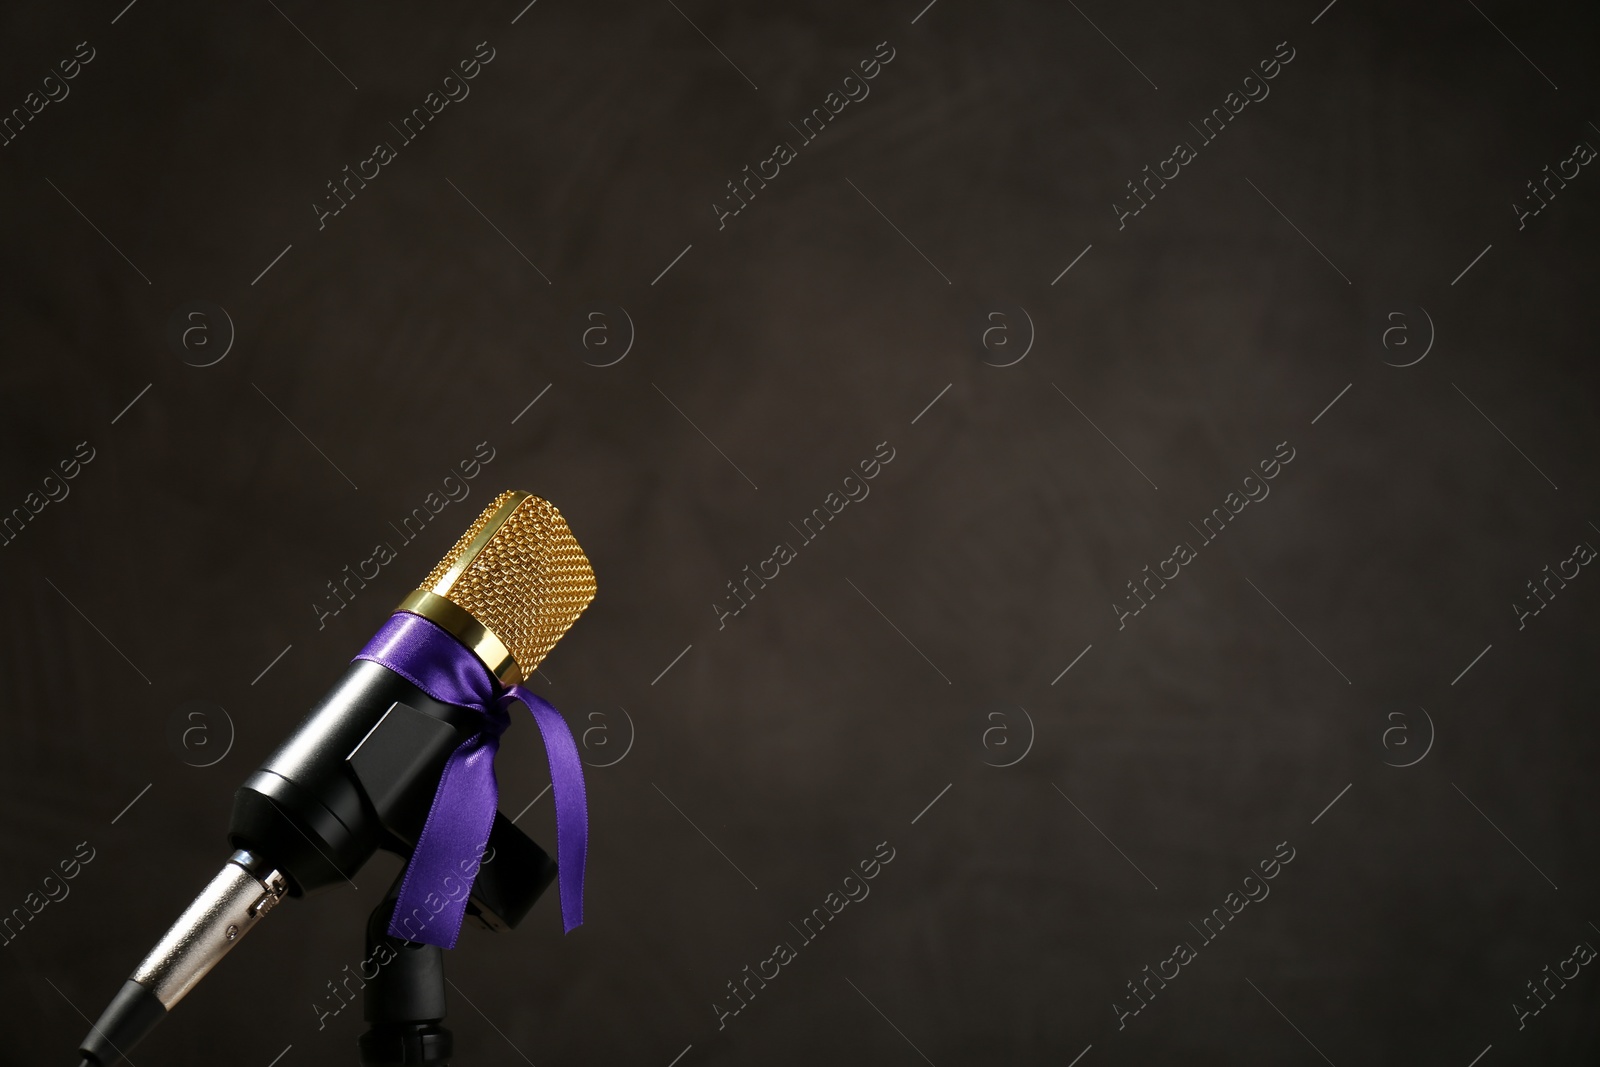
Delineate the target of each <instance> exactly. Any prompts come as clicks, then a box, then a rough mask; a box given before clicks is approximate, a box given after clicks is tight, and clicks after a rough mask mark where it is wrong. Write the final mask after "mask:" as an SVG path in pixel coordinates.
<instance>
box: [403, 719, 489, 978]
mask: <svg viewBox="0 0 1600 1067" xmlns="http://www.w3.org/2000/svg"><path fill="white" fill-rule="evenodd" d="M497 747H498V743H497V739H495V738H493V737H489V738H485V737H484V736H483V735H481V734H480V735H477V736H474V737H471V738H469V739H467V740H466V741H463V742H462V743H461V745H460V747H458V748H457V749H456V750H455V751H454V752H452V753H451V754H450V759H449V760H448V761H447V762H446V763H445V766H444V772H443V773H442V774H441V775H440V776H439V788H438V790H437V791H436V792H435V793H434V794H433V806H432V807H430V808H429V809H428V821H427V822H426V823H424V824H423V827H422V833H421V834H420V835H418V837H417V845H416V848H415V849H413V850H412V852H411V860H410V862H409V863H407V864H406V873H405V878H404V879H403V880H402V881H401V883H400V895H399V899H398V900H397V901H396V903H395V906H394V914H393V915H392V916H390V918H389V934H390V936H392V937H398V938H403V939H404V940H407V941H416V942H420V943H422V944H425V945H436V946H438V947H439V948H455V945H456V938H457V937H458V936H459V935H460V933H461V921H462V919H463V918H465V916H466V911H467V898H468V897H469V896H470V895H471V893H472V883H473V879H474V878H476V877H477V873H478V866H479V864H480V863H481V862H482V860H483V852H484V847H485V845H486V844H487V843H488V840H489V830H490V828H491V827H492V826H493V825H494V813H495V809H496V808H497V807H498V806H499V804H500V788H499V784H498V783H497V782H496V781H495V774H494V756H495V750H496V748H497ZM471 846H476V849H477V851H476V853H475V854H467V856H466V858H465V859H463V853H464V852H465V851H466V849H467V848H468V847H471Z"/></svg>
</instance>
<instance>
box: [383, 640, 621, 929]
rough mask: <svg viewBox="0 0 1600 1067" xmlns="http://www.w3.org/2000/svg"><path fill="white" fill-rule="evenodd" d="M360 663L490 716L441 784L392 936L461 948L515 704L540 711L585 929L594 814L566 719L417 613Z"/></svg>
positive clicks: (563, 866)
mask: <svg viewBox="0 0 1600 1067" xmlns="http://www.w3.org/2000/svg"><path fill="white" fill-rule="evenodd" d="M355 658H356V659H365V660H371V661H372V662H373V663H378V664H381V665H383V666H385V667H387V668H389V669H390V670H391V671H394V672H395V673H396V674H398V675H400V676H401V677H402V678H405V679H407V680H408V681H410V682H411V683H412V684H413V685H415V686H416V687H417V688H419V689H421V690H422V691H423V692H425V693H427V694H428V695H429V696H431V697H433V699H435V700H437V701H439V702H440V703H443V704H453V705H455V706H456V707H461V708H471V709H472V710H473V711H476V712H478V713H479V714H480V715H481V716H482V717H483V724H482V728H481V729H480V730H479V731H478V733H476V734H474V735H473V736H472V737H470V738H468V739H467V740H465V741H463V742H462V743H461V745H460V747H458V748H457V749H456V750H455V751H454V752H453V753H451V754H450V759H449V760H448V762H446V763H445V767H444V773H443V774H441V775H440V777H439V788H438V791H437V792H435V793H434V795H433V806H432V807H431V808H430V809H429V810H428V821H427V822H426V823H424V824H423V827H422V834H421V835H420V836H419V837H418V838H417V845H416V848H415V849H414V850H413V851H412V853H411V861H410V863H408V864H407V865H406V873H405V878H404V880H402V881H401V883H400V899H399V901H398V902H397V903H396V904H395V909H394V915H393V916H392V917H391V918H390V920H389V933H390V935H391V936H393V937H399V938H404V939H406V940H408V941H418V942H422V943H424V944H429V945H437V946H438V947H440V948H454V947H455V944H456V937H457V936H458V935H459V934H460V932H461V920H462V919H463V918H464V917H465V915H466V910H467V897H468V895H469V892H470V889H471V886H472V880H473V878H474V877H475V876H476V875H477V871H478V866H479V864H480V863H481V862H482V857H483V854H484V850H485V847H486V844H487V842H488V840H489V830H490V827H491V826H493V824H494V813H495V809H496V808H498V807H499V805H500V787H499V784H498V783H497V782H496V781H495V774H494V756H495V753H496V752H497V751H498V750H499V748H500V735H501V734H502V733H504V732H505V729H506V727H507V726H508V725H510V722H511V717H510V715H509V714H508V712H507V709H508V708H510V706H511V705H512V704H515V703H517V702H518V701H521V702H522V703H523V704H526V705H527V706H528V710H529V711H530V712H532V713H533V721H534V723H535V724H536V725H537V726H538V727H539V735H540V737H542V738H543V739H544V748H545V754H546V755H547V756H548V757H549V760H550V787H551V793H552V795H553V797H552V799H553V800H554V802H555V806H556V871H557V876H558V879H559V882H560V886H561V918H562V921H563V923H564V924H565V926H566V931H567V932H568V933H571V932H572V931H573V930H574V929H575V928H576V927H578V926H579V925H581V924H582V923H583V869H584V863H585V861H586V859H587V856H588V851H589V811H588V806H587V801H586V800H585V796H584V789H583V761H582V760H581V759H580V758H579V757H578V745H577V743H576V742H575V741H574V740H573V739H572V731H571V730H570V729H568V728H567V723H566V720H565V719H563V718H562V717H561V713H560V712H558V711H556V709H555V708H553V707H551V706H550V705H549V704H548V703H546V702H545V701H544V700H542V699H541V698H540V697H538V696H536V695H535V694H533V693H531V692H529V691H528V690H527V689H524V688H523V687H522V686H520V685H513V686H511V687H509V688H507V687H505V686H502V685H501V684H500V682H499V680H498V679H496V678H495V677H494V675H492V674H490V673H489V669H488V668H487V667H485V666H484V665H483V662H482V661H481V660H479V659H478V657H477V656H476V655H474V654H473V653H472V652H471V651H470V650H468V649H467V647H466V646H465V645H463V644H462V643H461V642H459V641H457V640H456V639H455V638H454V637H452V636H451V635H450V634H449V633H448V632H446V631H445V630H444V629H442V628H440V627H439V626H437V625H435V624H434V623H432V622H430V621H428V620H427V619H424V618H423V617H422V616H420V615H412V614H410V613H408V612H403V611H400V612H396V613H395V614H393V615H391V616H390V617H389V621H388V622H386V623H384V624H383V628H382V629H381V630H379V631H378V632H377V634H376V635H375V636H374V637H373V638H372V640H371V641H368V642H367V646H366V647H365V648H363V649H362V650H361V651H360V652H359V653H357V654H356V657H355ZM452 884H453V885H454V886H455V887H456V888H454V889H453V888H452ZM434 901H438V902H439V905H438V906H436V905H435V904H434V903H433V902H434ZM419 920H420V922H419Z"/></svg>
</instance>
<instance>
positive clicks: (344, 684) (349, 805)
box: [228, 660, 480, 897]
mask: <svg viewBox="0 0 1600 1067" xmlns="http://www.w3.org/2000/svg"><path fill="white" fill-rule="evenodd" d="M479 726H480V718H479V716H478V714H477V713H476V712H474V711H472V710H470V709H467V708H459V707H456V706H454V705H451V704H445V703H441V702H440V701H437V700H435V699H433V697H431V696H429V695H428V694H427V693H425V692H424V691H423V690H422V689H420V688H418V687H417V686H416V685H414V684H412V682H411V681H410V680H408V679H406V678H404V677H402V676H401V675H399V674H396V673H395V672H394V671H391V670H390V669H389V668H387V667H385V666H382V665H381V664H378V663H373V662H372V661H370V660H356V661H354V662H353V663H351V664H350V666H349V668H348V669H346V671H345V673H344V676H343V677H341V678H340V679H339V681H338V682H337V683H336V684H335V685H334V687H333V689H332V690H330V691H329V693H328V695H327V696H325V697H323V698H322V700H321V701H320V702H319V703H318V704H317V706H316V707H315V708H313V709H312V711H311V713H310V714H309V715H308V716H307V717H306V719H305V721H303V722H302V723H301V724H300V726H299V728H298V729H296V730H295V732H294V733H293V734H291V735H290V736H289V738H288V740H286V741H285V742H284V743H283V744H282V745H280V746H278V748H277V750H276V751H274V752H273V753H272V755H270V756H268V757H267V759H266V760H265V761H264V762H263V763H262V764H261V766H260V767H258V768H257V769H256V770H255V772H254V773H252V774H251V775H250V777H249V778H247V779H246V780H245V783H244V785H242V786H241V787H240V788H239V790H238V791H237V792H236V793H235V794H234V798H233V815H232V818H231V820H230V823H229V827H228V840H229V842H230V843H231V844H232V845H233V847H234V848H238V849H248V850H249V851H251V852H254V853H256V854H258V855H261V856H264V857H267V858H268V859H269V860H270V861H271V863H272V864H273V865H274V866H276V867H277V869H278V870H280V871H282V872H283V874H284V876H285V877H286V878H287V879H288V881H289V894H290V895H291V896H296V897H298V896H304V895H305V894H307V893H312V892H315V891H317V890H319V889H324V888H326V887H328V886H330V885H337V884H340V883H343V882H346V881H349V880H350V879H351V878H352V876H353V875H354V874H355V873H356V872H357V871H359V870H360V869H361V867H362V866H364V865H365V864H366V862H367V860H369V859H371V858H372V854H373V853H374V852H375V851H377V849H378V848H380V847H388V848H390V849H391V850H392V851H396V852H401V853H402V854H405V853H407V852H409V850H410V846H411V845H412V844H414V843H415V841H416V839H417V835H418V834H420V833H421V830H422V825H423V822H424V821H425V820H426V819H427V815H428V808H429V805H430V804H431V802H432V800H433V794H434V788H435V786H436V785H437V783H438V781H439V775H440V772H441V771H442V770H443V769H444V764H445V761H446V760H448V759H449V757H450V753H451V752H453V751H454V750H455V749H456V748H457V747H458V746H459V745H460V744H461V743H462V742H464V741H466V740H467V739H468V738H470V737H471V736H473V734H475V733H476V732H477V730H478V728H479Z"/></svg>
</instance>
